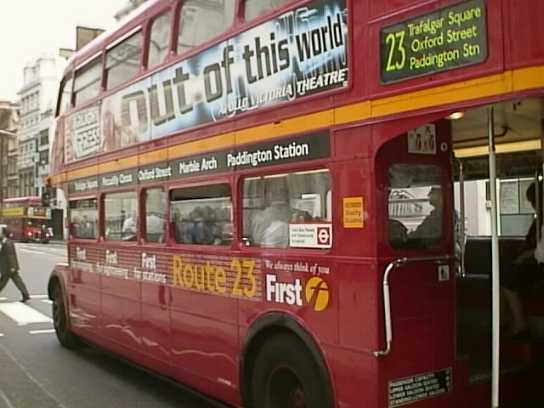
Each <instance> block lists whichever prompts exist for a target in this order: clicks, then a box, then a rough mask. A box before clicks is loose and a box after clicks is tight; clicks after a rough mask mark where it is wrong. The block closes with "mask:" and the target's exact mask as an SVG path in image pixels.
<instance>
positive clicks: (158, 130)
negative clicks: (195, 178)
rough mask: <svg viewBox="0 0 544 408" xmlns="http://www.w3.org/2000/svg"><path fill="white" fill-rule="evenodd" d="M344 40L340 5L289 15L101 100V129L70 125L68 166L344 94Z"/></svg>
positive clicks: (320, 1) (320, 2) (316, 5)
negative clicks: (312, 97) (197, 129)
mask: <svg viewBox="0 0 544 408" xmlns="http://www.w3.org/2000/svg"><path fill="white" fill-rule="evenodd" d="M347 35H348V25H347V10H346V4H345V0H336V1H324V0H317V1H315V2H313V3H310V4H309V5H307V6H305V7H300V8H298V9H295V10H292V11H289V12H287V13H285V14H283V15H281V16H279V17H277V18H275V19H272V20H270V21H267V22H265V23H263V24H261V25H259V26H257V27H254V28H252V29H250V30H248V31H246V32H243V33H241V34H239V35H237V36H235V37H232V38H230V39H228V40H226V41H224V42H221V43H219V44H217V45H215V46H213V47H210V48H208V49H206V50H204V51H202V52H201V53H199V54H197V55H195V56H193V57H191V58H189V59H186V60H184V61H181V62H179V63H177V64H174V65H172V66H170V67H168V68H166V69H164V70H162V71H160V72H158V73H156V74H154V75H153V76H151V77H148V78H145V79H142V80H141V81H139V82H137V83H135V84H133V85H131V86H129V87H127V88H125V89H123V90H121V91H119V92H118V93H116V94H114V95H111V96H109V97H108V98H105V99H104V100H103V101H102V105H101V109H100V126H99V127H100V128H101V129H100V130H101V131H100V130H98V131H97V132H95V131H94V128H93V127H92V126H91V123H90V122H89V121H87V120H85V119H88V118H90V116H91V112H88V114H89V115H88V117H86V118H79V120H77V121H76V122H78V123H81V125H82V126H88V127H83V128H79V127H77V126H76V127H75V129H74V126H72V129H71V134H70V137H71V139H72V143H71V144H67V146H69V149H70V150H71V151H70V153H69V154H68V153H67V154H66V157H67V162H70V161H74V160H78V159H80V158H82V157H84V156H87V155H90V154H95V153H97V152H98V151H111V150H114V149H118V148H122V147H125V146H129V145H132V144H134V143H140V142H144V141H146V140H151V139H156V138H160V137H164V136H166V135H169V134H172V133H174V132H178V131H180V130H184V129H190V128H192V127H195V126H198V125H202V124H206V123H213V122H216V121H220V120H223V119H227V118H232V117H235V116H236V115H239V114H241V113H244V112H249V111H253V110H256V109H260V108H264V107H270V106H274V105H277V104H279V103H284V102H289V101H294V100H297V99H300V98H304V97H306V96H310V95H314V94H318V93H320V92H324V91H328V90H332V89H338V88H344V87H346V86H347V85H348V79H349V78H348V74H349V73H348V61H347V40H348V39H347ZM76 115H77V114H76ZM94 136H96V137H94ZM98 139H100V146H99V147H98V148H97V145H96V144H95V142H96V141H97V140H98Z"/></svg>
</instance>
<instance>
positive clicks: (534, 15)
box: [504, 0, 544, 68]
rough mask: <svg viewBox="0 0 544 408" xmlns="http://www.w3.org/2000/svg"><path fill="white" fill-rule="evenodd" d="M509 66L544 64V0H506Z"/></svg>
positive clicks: (506, 37)
mask: <svg viewBox="0 0 544 408" xmlns="http://www.w3.org/2000/svg"><path fill="white" fill-rule="evenodd" d="M504 9H505V16H506V21H505V26H506V30H508V32H507V33H508V34H509V35H505V45H506V50H507V65H508V68H516V67H519V66H529V65H533V64H544V41H542V38H544V25H543V24H542V16H544V2H542V1H534V0H504Z"/></svg>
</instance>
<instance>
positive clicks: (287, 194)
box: [243, 170, 332, 248]
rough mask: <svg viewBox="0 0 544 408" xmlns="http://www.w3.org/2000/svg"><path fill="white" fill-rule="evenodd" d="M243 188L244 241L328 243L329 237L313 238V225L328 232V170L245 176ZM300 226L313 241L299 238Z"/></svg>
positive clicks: (259, 243) (309, 245) (270, 244)
mask: <svg viewBox="0 0 544 408" xmlns="http://www.w3.org/2000/svg"><path fill="white" fill-rule="evenodd" d="M243 188H244V191H243V197H244V199H243V227H244V236H243V240H244V242H245V244H246V245H248V246H260V247H266V248H288V247H302V248H306V247H307V248H312V247H313V248H320V247H322V248H325V247H330V241H329V242H324V243H323V245H320V244H319V242H318V241H317V232H318V231H317V228H323V229H324V230H325V231H326V232H327V231H328V233H329V235H330V234H331V233H332V229H330V228H328V227H330V224H331V221H332V199H331V196H332V195H331V177H330V173H329V171H328V170H317V171H308V172H296V173H287V174H275V175H272V176H265V177H252V178H247V179H245V180H244V186H243ZM318 224H320V225H321V227H318ZM314 227H315V228H314ZM304 229H306V230H307V231H309V234H310V235H311V234H312V232H313V233H314V235H315V237H314V238H315V242H313V241H312V239H314V238H312V236H310V237H309V238H308V240H307V241H306V242H302V241H301V240H300V237H301V236H302V235H303V234H304ZM314 229H315V231H313V230H314Z"/></svg>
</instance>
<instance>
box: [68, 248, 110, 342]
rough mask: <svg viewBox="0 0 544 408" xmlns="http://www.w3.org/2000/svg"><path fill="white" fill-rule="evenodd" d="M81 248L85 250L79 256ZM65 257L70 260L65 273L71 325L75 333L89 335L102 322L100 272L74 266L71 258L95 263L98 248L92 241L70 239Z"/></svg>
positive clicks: (94, 331)
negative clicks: (83, 254)
mask: <svg viewBox="0 0 544 408" xmlns="http://www.w3.org/2000/svg"><path fill="white" fill-rule="evenodd" d="M82 251H84V252H85V259H81V258H83V257H82V256H81V253H82ZM77 253H79V254H80V256H77ZM68 259H69V260H70V263H71V265H70V268H69V275H68V284H69V285H68V287H69V289H68V291H69V300H70V320H71V326H72V329H73V330H74V332H75V333H76V334H79V335H82V336H84V337H88V338H91V339H92V338H94V336H95V335H96V333H100V326H101V323H102V322H101V318H100V316H101V313H100V285H101V282H100V280H101V276H100V275H99V274H97V273H95V272H94V271H91V270H85V268H80V267H76V266H75V265H74V262H73V261H76V260H77V262H82V263H85V264H87V263H88V264H89V265H90V264H96V263H97V262H98V261H99V259H100V253H99V249H98V248H97V247H96V246H95V245H89V244H81V245H80V244H75V243H71V244H69V245H68Z"/></svg>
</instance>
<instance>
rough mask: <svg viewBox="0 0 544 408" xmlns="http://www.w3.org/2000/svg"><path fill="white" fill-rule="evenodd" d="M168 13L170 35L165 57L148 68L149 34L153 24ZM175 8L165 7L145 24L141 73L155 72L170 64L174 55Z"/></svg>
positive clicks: (171, 6)
mask: <svg viewBox="0 0 544 408" xmlns="http://www.w3.org/2000/svg"><path fill="white" fill-rule="evenodd" d="M168 13H170V33H169V35H168V48H167V52H166V55H165V57H164V58H163V59H162V61H160V62H158V63H157V64H155V65H153V66H149V51H150V49H151V33H152V32H153V24H154V23H155V21H157V19H159V18H161V17H163V16H164V15H166V14H168ZM175 14H176V13H175V8H174V6H173V5H168V7H165V8H164V9H161V10H160V11H159V12H157V13H156V14H154V15H153V17H150V18H149V19H148V20H147V22H146V23H145V28H144V41H145V47H144V50H143V53H142V54H143V55H142V57H143V60H144V63H143V68H142V69H143V71H145V72H148V73H151V72H155V71H156V70H157V68H161V67H163V66H164V65H165V64H166V63H168V62H170V60H171V58H172V55H174V41H175V38H174V36H173V34H174V26H175V19H174V17H175Z"/></svg>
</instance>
